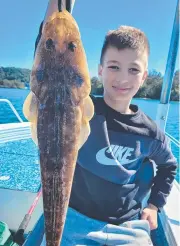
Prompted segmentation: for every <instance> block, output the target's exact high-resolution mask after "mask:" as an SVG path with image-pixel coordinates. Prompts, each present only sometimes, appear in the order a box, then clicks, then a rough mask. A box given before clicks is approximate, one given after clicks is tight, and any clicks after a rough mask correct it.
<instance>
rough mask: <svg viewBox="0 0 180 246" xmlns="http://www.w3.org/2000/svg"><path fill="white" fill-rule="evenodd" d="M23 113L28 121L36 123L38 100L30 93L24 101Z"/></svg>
mask: <svg viewBox="0 0 180 246" xmlns="http://www.w3.org/2000/svg"><path fill="white" fill-rule="evenodd" d="M23 113H24V116H25V118H26V119H27V120H28V121H30V122H34V121H37V114H38V100H37V98H36V96H35V95H34V93H33V92H32V91H31V92H30V93H29V94H28V96H27V97H26V99H25V102H24V104H23Z"/></svg>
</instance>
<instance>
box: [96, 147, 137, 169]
mask: <svg viewBox="0 0 180 246" xmlns="http://www.w3.org/2000/svg"><path fill="white" fill-rule="evenodd" d="M106 150H107V147H105V148H103V149H101V150H99V151H98V152H97V154H96V160H97V161H98V162H99V163H100V164H102V165H111V166H117V165H119V166H120V165H127V164H129V163H132V162H134V161H136V160H137V159H138V158H136V159H133V160H127V159H126V160H121V161H119V160H117V159H116V158H114V159H110V158H108V157H107V156H106V155H105V151H106ZM112 155H113V153H112Z"/></svg>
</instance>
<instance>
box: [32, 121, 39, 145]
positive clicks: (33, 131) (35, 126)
mask: <svg viewBox="0 0 180 246" xmlns="http://www.w3.org/2000/svg"><path fill="white" fill-rule="evenodd" d="M31 137H32V140H33V141H34V143H35V144H36V145H37V146H38V139H37V121H36V122H33V123H31Z"/></svg>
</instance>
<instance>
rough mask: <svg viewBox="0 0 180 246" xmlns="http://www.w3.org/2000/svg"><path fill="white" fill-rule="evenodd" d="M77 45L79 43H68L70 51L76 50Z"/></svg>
mask: <svg viewBox="0 0 180 246" xmlns="http://www.w3.org/2000/svg"><path fill="white" fill-rule="evenodd" d="M76 47H77V45H76V44H75V43H74V42H70V43H69V44H68V49H69V50H70V51H72V52H74V51H75V49H76Z"/></svg>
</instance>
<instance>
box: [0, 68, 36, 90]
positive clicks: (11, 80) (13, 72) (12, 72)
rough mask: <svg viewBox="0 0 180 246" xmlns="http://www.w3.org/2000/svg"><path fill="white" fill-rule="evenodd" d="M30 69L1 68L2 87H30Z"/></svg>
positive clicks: (0, 81)
mask: <svg viewBox="0 0 180 246" xmlns="http://www.w3.org/2000/svg"><path fill="white" fill-rule="evenodd" d="M30 72H31V70H30V69H26V68H15V67H0V87H8V88H21V89H23V88H25V87H29V78H30Z"/></svg>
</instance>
